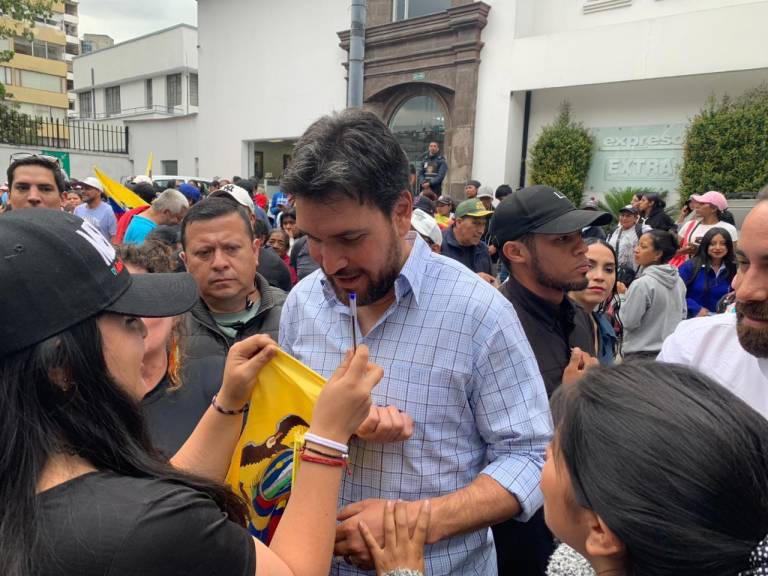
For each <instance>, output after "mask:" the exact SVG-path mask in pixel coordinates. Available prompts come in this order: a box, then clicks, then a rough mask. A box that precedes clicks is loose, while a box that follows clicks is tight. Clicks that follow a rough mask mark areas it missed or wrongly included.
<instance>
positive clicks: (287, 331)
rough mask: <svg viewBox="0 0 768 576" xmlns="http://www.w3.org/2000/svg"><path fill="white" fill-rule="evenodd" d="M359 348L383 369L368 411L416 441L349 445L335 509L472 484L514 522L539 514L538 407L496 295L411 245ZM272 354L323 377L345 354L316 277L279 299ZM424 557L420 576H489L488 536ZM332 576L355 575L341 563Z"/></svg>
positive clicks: (344, 311) (337, 307)
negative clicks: (388, 408) (490, 485)
mask: <svg viewBox="0 0 768 576" xmlns="http://www.w3.org/2000/svg"><path fill="white" fill-rule="evenodd" d="M359 333H360V332H359V329H358V334H359ZM359 342H360V343H361V344H366V345H367V346H368V347H369V348H370V358H371V361H372V362H376V363H377V364H379V365H380V366H382V367H383V368H384V378H383V379H382V381H381V383H380V384H379V385H378V386H377V387H376V388H375V389H374V391H373V399H374V402H375V403H376V404H378V405H382V406H384V405H389V404H392V405H395V406H397V407H398V408H399V409H400V410H403V411H405V412H407V413H408V414H409V415H410V416H411V417H412V418H413V420H414V423H415V430H414V433H413V436H412V437H411V438H410V439H409V440H407V441H406V442H400V443H392V444H377V443H366V442H362V441H358V440H352V441H351V444H350V465H351V467H352V471H353V473H352V476H351V477H345V478H344V483H343V486H342V490H341V494H340V501H339V505H340V506H345V505H347V504H349V503H352V502H357V501H360V500H364V499H366V498H380V499H387V500H395V499H398V498H401V499H404V500H417V499H426V498H434V497H437V496H442V495H445V494H450V493H451V492H455V491H457V490H459V489H461V488H463V487H465V486H467V485H468V484H470V483H471V482H472V481H473V480H474V479H475V478H476V477H477V475H478V474H480V473H482V474H487V475H488V476H490V477H491V478H493V479H494V480H496V481H497V482H498V483H499V484H501V485H502V486H503V487H505V488H506V489H507V490H509V491H510V492H511V493H513V494H514V495H515V496H516V497H517V499H518V501H519V502H520V504H521V506H522V508H523V513H522V514H521V516H520V517H519V519H520V520H526V519H528V518H529V517H530V516H531V515H532V514H533V513H534V512H535V511H536V510H537V509H538V508H539V507H540V506H541V504H542V496H541V492H540V490H539V480H540V477H541V468H542V466H543V454H544V449H545V446H546V444H547V442H548V441H549V439H550V437H551V434H552V421H551V416H550V412H549V404H548V402H547V395H546V392H545V390H544V384H543V382H542V379H541V376H540V374H539V370H538V366H537V364H536V359H535V357H534V355H533V351H532V350H531V347H530V345H529V344H528V340H527V339H526V337H525V333H524V332H523V329H522V327H521V325H520V322H519V320H518V318H517V314H516V313H515V310H514V308H513V307H512V305H511V304H510V303H509V302H508V301H507V300H506V299H505V298H504V297H503V296H502V295H501V294H500V293H499V292H498V291H497V290H495V289H494V288H493V287H492V286H491V285H490V284H488V283H486V282H484V281H483V280H481V279H480V278H479V277H478V276H477V275H475V274H474V273H472V272H471V271H470V270H469V269H468V268H466V267H465V266H464V265H462V264H460V263H458V262H456V261H454V260H451V259H449V258H445V257H443V256H440V255H438V254H434V253H433V252H431V250H429V248H428V247H427V245H426V243H425V242H424V241H423V240H422V239H421V238H418V237H416V238H413V248H412V250H411V253H410V255H409V257H408V259H407V261H406V263H405V266H404V267H403V269H402V270H401V272H400V275H399V276H398V278H397V280H396V281H395V302H394V303H393V304H392V305H391V306H390V307H389V309H388V310H387V311H386V312H385V313H384V314H383V316H382V317H381V318H380V319H379V321H378V322H377V323H376V324H375V325H374V327H373V329H372V330H371V331H370V332H369V333H368V334H367V335H365V336H364V337H362V338H359ZM280 345H281V346H282V347H283V349H284V350H286V351H287V352H288V353H289V354H291V355H293V356H295V357H296V358H298V359H299V360H301V361H302V362H303V363H305V364H307V365H308V366H310V367H311V368H313V369H314V370H316V371H317V372H319V373H320V374H322V375H323V376H325V377H330V376H331V375H332V374H333V372H334V370H335V369H336V367H337V366H338V365H339V364H340V363H341V361H342V359H343V357H344V353H345V351H346V350H348V349H349V348H351V347H352V330H351V321H350V316H349V309H348V308H347V306H345V305H343V304H342V303H341V302H340V301H339V300H338V299H337V298H336V295H335V294H334V292H333V289H332V287H331V286H330V285H329V283H328V281H327V279H326V277H325V275H324V274H323V271H322V269H321V270H317V271H316V272H314V273H312V274H311V275H310V276H308V277H307V278H305V279H304V280H303V281H302V282H300V283H299V284H298V285H297V286H296V287H295V288H294V289H293V290H292V291H291V293H290V294H289V296H288V299H287V300H286V302H285V304H284V305H283V312H282V317H281V322H280ZM426 552H427V574H430V575H431V576H439V575H448V574H455V575H459V574H461V575H469V574H478V575H481V574H482V575H489V576H490V575H494V576H495V574H496V555H495V550H494V546H493V537H492V535H491V532H490V530H489V529H482V530H477V531H474V532H471V533H469V534H462V535H460V536H454V537H451V538H448V539H446V540H443V541H440V542H438V543H436V544H434V545H432V546H428V547H427V551H426ZM332 573H333V574H362V572H360V571H358V570H357V569H356V568H354V567H352V566H347V565H345V564H341V563H336V564H334V566H333V569H332Z"/></svg>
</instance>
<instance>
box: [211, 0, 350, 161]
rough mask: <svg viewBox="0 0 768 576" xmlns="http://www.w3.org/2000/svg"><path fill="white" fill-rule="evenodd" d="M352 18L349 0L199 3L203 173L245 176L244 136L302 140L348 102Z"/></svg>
mask: <svg viewBox="0 0 768 576" xmlns="http://www.w3.org/2000/svg"><path fill="white" fill-rule="evenodd" d="M235 22H238V23H241V24H242V25H243V26H244V27H245V28H244V29H245V30H247V31H248V32H247V33H246V32H244V31H239V30H238V31H235V32H233V23H235ZM349 22H350V13H349V1H348V0H323V1H322V2H317V1H311V2H310V1H307V0H281V1H280V2H275V1H269V2H253V1H252V0H199V1H198V23H199V30H198V38H199V44H200V50H199V70H200V112H199V116H198V118H199V131H198V134H199V142H200V172H201V174H202V175H206V174H217V175H233V174H245V173H247V172H248V166H247V163H248V156H247V154H246V152H245V150H246V145H245V144H244V142H245V141H249V140H269V139H276V138H283V139H291V138H296V137H297V136H300V135H301V134H302V133H303V132H304V130H305V129H306V128H307V126H309V124H310V123H311V122H312V121H313V120H315V119H316V118H318V117H319V116H321V115H323V114H327V113H329V112H331V111H333V110H341V109H343V108H344V107H345V104H346V80H345V70H344V68H343V66H342V64H343V63H344V62H345V61H346V52H344V51H343V50H342V49H341V48H340V47H339V39H338V37H337V36H336V33H337V32H339V31H341V30H345V29H348V28H349Z"/></svg>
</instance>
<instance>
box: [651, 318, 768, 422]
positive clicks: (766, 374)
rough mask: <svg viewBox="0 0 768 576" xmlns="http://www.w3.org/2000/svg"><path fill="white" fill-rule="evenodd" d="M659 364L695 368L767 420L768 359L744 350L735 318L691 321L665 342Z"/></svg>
mask: <svg viewBox="0 0 768 576" xmlns="http://www.w3.org/2000/svg"><path fill="white" fill-rule="evenodd" d="M657 360H659V361H660V362H668V363H673V364H684V365H686V366H689V367H691V368H696V369H697V370H699V371H700V372H702V373H704V374H706V375H707V376H709V377H710V378H712V379H713V380H715V381H716V382H719V383H720V384H722V385H723V386H725V387H726V388H727V389H728V390H730V391H731V392H733V393H734V394H736V396H738V397H739V398H741V399H742V400H744V402H746V403H747V404H749V405H750V406H751V407H752V408H754V409H755V410H757V411H758V412H759V413H760V414H762V415H763V416H764V417H765V418H768V358H757V357H756V356H752V354H750V353H749V352H747V351H746V350H744V348H742V347H741V344H739V338H738V336H737V334H736V314H735V313H733V312H726V313H725V314H716V315H714V316H704V317H701V318H691V319H690V320H685V321H683V322H681V323H680V324H678V326H677V329H676V330H675V331H674V332H673V333H672V334H671V335H670V336H669V337H668V338H667V339H666V340H665V341H664V344H663V346H662V347H661V352H660V353H659V356H658V358H657Z"/></svg>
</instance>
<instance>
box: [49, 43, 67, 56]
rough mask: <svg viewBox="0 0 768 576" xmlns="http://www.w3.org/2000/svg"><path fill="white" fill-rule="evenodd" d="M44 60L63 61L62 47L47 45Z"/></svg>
mask: <svg viewBox="0 0 768 576" xmlns="http://www.w3.org/2000/svg"><path fill="white" fill-rule="evenodd" d="M46 58H48V60H64V46H60V45H58V44H48V51H47V53H46Z"/></svg>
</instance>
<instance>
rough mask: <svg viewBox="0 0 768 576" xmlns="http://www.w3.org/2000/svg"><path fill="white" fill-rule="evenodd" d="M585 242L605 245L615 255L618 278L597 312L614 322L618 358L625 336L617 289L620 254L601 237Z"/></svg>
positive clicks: (615, 353) (615, 347)
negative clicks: (609, 295)
mask: <svg viewBox="0 0 768 576" xmlns="http://www.w3.org/2000/svg"><path fill="white" fill-rule="evenodd" d="M584 244H586V245H587V246H588V247H589V246H591V245H592V244H599V245H600V246H605V247H606V248H608V250H610V251H611V254H612V255H613V269H614V270H615V271H616V279H615V280H614V282H613V288H612V289H611V297H610V298H606V299H605V300H603V301H602V302H601V303H600V306H598V307H597V310H596V312H597V314H604V315H605V316H606V317H607V318H609V319H610V320H611V324H613V328H614V331H615V332H616V343H615V344H614V349H613V357H614V358H618V357H619V356H620V355H621V343H622V341H623V338H624V324H622V323H621V315H620V313H619V312H620V310H621V298H620V297H619V292H618V290H617V286H618V284H619V256H618V255H617V254H616V250H614V248H613V246H611V245H610V244H609V243H608V242H606V241H605V240H601V239H600V238H585V239H584Z"/></svg>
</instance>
